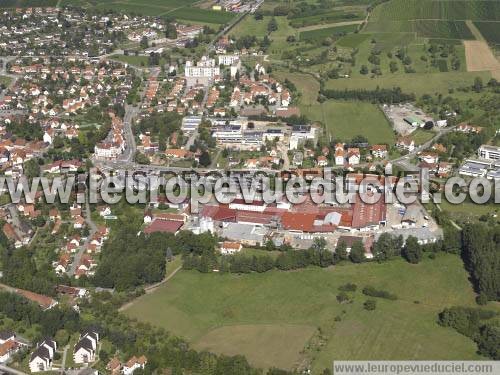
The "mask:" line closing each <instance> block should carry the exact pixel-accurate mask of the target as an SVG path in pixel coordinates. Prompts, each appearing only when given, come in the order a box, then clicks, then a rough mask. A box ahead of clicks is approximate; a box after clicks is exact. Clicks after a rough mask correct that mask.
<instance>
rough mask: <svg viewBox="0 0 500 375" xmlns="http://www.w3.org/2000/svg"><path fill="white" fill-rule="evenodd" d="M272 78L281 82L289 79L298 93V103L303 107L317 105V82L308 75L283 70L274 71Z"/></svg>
mask: <svg viewBox="0 0 500 375" xmlns="http://www.w3.org/2000/svg"><path fill="white" fill-rule="evenodd" d="M273 76H274V77H275V78H276V79H277V80H278V81H281V82H284V81H285V79H289V80H290V81H291V82H292V83H293V84H294V85H295V86H296V87H297V90H298V91H299V93H300V99H299V100H300V103H302V104H304V105H312V104H318V101H317V99H318V94H319V82H318V81H317V80H316V79H314V78H313V77H312V76H311V75H310V74H304V73H290V72H288V71H285V70H275V71H274V72H273Z"/></svg>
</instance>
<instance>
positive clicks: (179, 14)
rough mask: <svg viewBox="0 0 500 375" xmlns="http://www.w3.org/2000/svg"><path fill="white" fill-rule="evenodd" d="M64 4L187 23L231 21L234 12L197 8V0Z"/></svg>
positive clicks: (65, 0) (67, 1)
mask: <svg viewBox="0 0 500 375" xmlns="http://www.w3.org/2000/svg"><path fill="white" fill-rule="evenodd" d="M61 3H62V5H77V6H84V7H94V8H97V9H101V10H113V11H117V10H119V11H120V12H124V13H131V14H142V15H146V16H169V17H174V18H175V19H176V20H178V21H182V22H186V23H201V24H207V25H212V26H217V25H222V24H225V23H228V22H229V21H231V20H232V19H233V18H234V17H235V14H234V13H230V12H223V11H222V12H221V11H213V10H208V9H201V8H196V7H195V6H194V5H193V4H194V3H196V0H187V1H182V0H151V1H149V0H116V1H115V0H112V1H103V0H98V1H82V0H79V1H78V2H77V4H75V2H74V1H73V0H62V2H61Z"/></svg>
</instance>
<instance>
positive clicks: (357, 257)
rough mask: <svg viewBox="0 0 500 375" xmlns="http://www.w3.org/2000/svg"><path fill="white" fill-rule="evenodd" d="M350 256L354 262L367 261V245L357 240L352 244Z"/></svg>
mask: <svg viewBox="0 0 500 375" xmlns="http://www.w3.org/2000/svg"><path fill="white" fill-rule="evenodd" d="M349 258H350V259H351V261H352V262H353V263H362V262H364V261H365V247H364V246H363V243H362V242H361V241H355V242H354V243H353V244H352V247H351V252H350V253H349Z"/></svg>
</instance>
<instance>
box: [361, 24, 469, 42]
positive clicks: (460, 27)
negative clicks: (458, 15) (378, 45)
mask: <svg viewBox="0 0 500 375" xmlns="http://www.w3.org/2000/svg"><path fill="white" fill-rule="evenodd" d="M365 30H366V31H367V32H372V33H373V32H386V33H388V32H391V33H399V32H401V33H415V34H416V35H417V36H419V37H424V38H442V39H474V36H473V35H472V33H471V31H470V29H469V28H468V27H467V25H466V24H465V21H447V20H405V21H391V20H384V21H375V22H368V25H367V27H366V29H365Z"/></svg>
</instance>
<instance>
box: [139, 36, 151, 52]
mask: <svg viewBox="0 0 500 375" xmlns="http://www.w3.org/2000/svg"><path fill="white" fill-rule="evenodd" d="M139 45H140V46H141V48H142V49H146V48H148V47H149V43H148V38H147V37H146V36H143V37H142V38H141V41H140V43H139Z"/></svg>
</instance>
